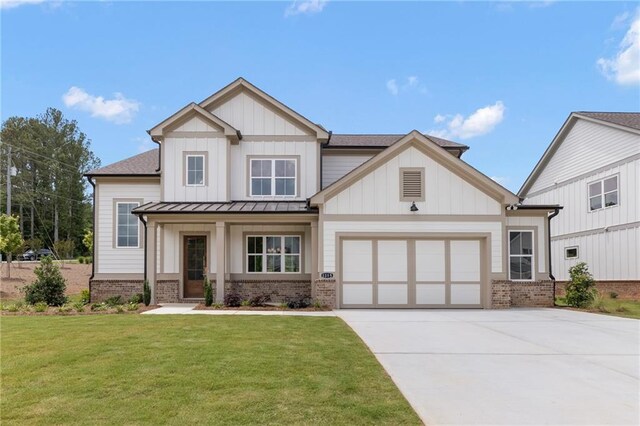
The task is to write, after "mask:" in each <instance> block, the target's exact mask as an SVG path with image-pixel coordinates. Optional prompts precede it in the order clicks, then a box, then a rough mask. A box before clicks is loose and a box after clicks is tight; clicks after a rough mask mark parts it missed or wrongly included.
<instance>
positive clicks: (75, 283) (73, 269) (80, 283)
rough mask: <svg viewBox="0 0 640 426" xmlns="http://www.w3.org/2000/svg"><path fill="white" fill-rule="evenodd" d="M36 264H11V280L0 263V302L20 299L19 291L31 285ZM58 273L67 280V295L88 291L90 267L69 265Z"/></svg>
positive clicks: (4, 264)
mask: <svg viewBox="0 0 640 426" xmlns="http://www.w3.org/2000/svg"><path fill="white" fill-rule="evenodd" d="M36 266H38V262H11V279H9V278H7V263H6V262H2V263H0V300H3V301H4V300H13V299H22V297H23V296H24V295H23V294H22V293H21V292H20V289H21V288H22V287H24V286H25V285H27V284H31V283H32V282H33V281H34V280H35V279H36V276H35V274H34V273H33V270H34V269H35V267H36ZM60 272H62V276H63V277H64V278H65V280H67V295H73V294H78V293H80V291H82V290H84V289H89V277H90V276H91V265H86V264H80V263H69V264H65V265H64V267H61V269H60Z"/></svg>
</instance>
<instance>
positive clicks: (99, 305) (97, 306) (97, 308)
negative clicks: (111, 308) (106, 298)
mask: <svg viewBox="0 0 640 426" xmlns="http://www.w3.org/2000/svg"><path fill="white" fill-rule="evenodd" d="M107 308H108V306H107V305H106V303H94V304H92V305H91V310H92V311H95V312H99V311H106V310H107Z"/></svg>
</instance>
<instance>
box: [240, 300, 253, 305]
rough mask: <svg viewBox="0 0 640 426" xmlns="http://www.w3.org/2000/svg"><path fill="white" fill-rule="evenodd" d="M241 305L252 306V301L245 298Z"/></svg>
mask: <svg viewBox="0 0 640 426" xmlns="http://www.w3.org/2000/svg"><path fill="white" fill-rule="evenodd" d="M240 306H251V303H250V302H249V301H248V300H246V299H245V300H243V301H242V302H240Z"/></svg>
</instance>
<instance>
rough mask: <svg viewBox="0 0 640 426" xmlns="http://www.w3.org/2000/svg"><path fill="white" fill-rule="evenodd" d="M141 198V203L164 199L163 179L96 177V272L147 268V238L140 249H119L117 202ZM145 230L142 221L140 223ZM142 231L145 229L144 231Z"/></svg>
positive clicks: (120, 272)
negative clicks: (161, 182)
mask: <svg viewBox="0 0 640 426" xmlns="http://www.w3.org/2000/svg"><path fill="white" fill-rule="evenodd" d="M128 200H131V201H134V200H135V201H137V202H140V204H144V203H148V202H151V201H159V200H160V181H159V179H143V178H123V179H115V178H109V179H107V178H96V206H95V209H96V223H95V248H94V249H95V253H94V256H95V273H96V274H131V273H135V274H138V273H142V272H143V271H144V248H143V247H144V241H143V239H142V238H141V239H140V241H139V244H138V247H136V248H129V247H127V248H117V247H116V244H115V241H114V239H115V238H116V233H115V232H114V231H115V227H116V226H117V225H116V222H115V217H114V211H115V203H116V202H118V201H128ZM139 228H140V229H142V224H139ZM140 234H142V232H140Z"/></svg>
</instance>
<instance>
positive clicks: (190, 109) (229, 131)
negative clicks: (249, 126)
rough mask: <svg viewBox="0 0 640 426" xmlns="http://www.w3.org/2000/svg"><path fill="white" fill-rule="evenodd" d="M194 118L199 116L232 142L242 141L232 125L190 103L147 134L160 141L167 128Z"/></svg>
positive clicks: (240, 135)
mask: <svg viewBox="0 0 640 426" xmlns="http://www.w3.org/2000/svg"><path fill="white" fill-rule="evenodd" d="M194 116H199V117H201V118H202V119H204V120H205V121H207V122H208V123H211V124H213V125H214V126H215V127H218V128H220V129H221V130H223V131H224V135H225V136H226V137H228V138H229V139H231V141H232V142H238V140H239V139H242V134H240V132H239V131H238V130H237V129H235V128H234V127H233V126H232V125H230V124H229V123H227V122H226V121H224V120H222V119H220V118H219V117H216V116H215V115H214V114H212V113H210V112H209V111H207V110H206V109H204V108H202V107H201V106H200V105H198V104H196V103H194V102H191V103H190V104H188V105H187V106H185V107H184V108H182V109H181V110H180V111H178V112H176V113H175V114H173V115H172V116H171V117H169V118H167V119H166V120H164V121H162V122H161V123H159V124H157V125H155V126H154V127H153V128H152V129H151V130H148V131H147V133H149V135H151V138H152V139H153V140H161V139H162V137H163V135H164V133H165V132H166V130H167V129H168V128H170V127H171V126H175V125H176V124H177V123H180V122H183V121H185V120H187V119H189V118H191V117H194Z"/></svg>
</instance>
